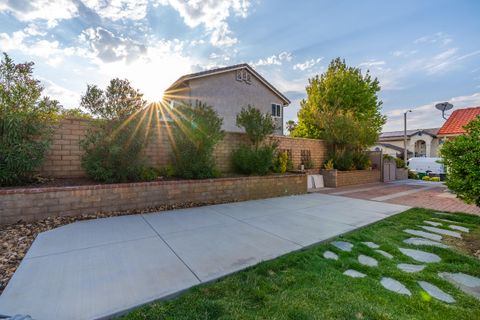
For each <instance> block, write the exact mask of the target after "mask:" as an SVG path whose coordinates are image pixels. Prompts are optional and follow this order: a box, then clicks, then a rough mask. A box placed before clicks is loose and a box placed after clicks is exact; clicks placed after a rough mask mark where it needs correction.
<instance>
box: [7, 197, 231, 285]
mask: <svg viewBox="0 0 480 320" xmlns="http://www.w3.org/2000/svg"><path fill="white" fill-rule="evenodd" d="M230 202H231V201H230ZM219 203H222V202H208V203H184V204H177V205H165V206H159V207H154V208H148V209H143V210H127V211H116V212H108V213H106V212H98V213H94V214H84V215H77V216H63V217H49V218H46V219H43V220H39V221H35V222H25V221H19V222H17V223H14V224H8V225H3V226H1V225H0V294H1V293H2V292H3V290H4V289H5V287H6V286H7V284H8V281H10V278H11V277H12V276H13V273H14V272H15V270H17V268H18V266H19V265H20V262H21V261H22V259H23V257H24V256H25V254H26V253H27V251H28V249H29V248H30V246H31V244H32V242H33V240H35V237H36V236H37V234H39V233H41V232H44V231H47V230H50V229H54V228H57V227H60V226H63V225H66V224H69V223H72V222H75V221H81V220H91V219H98V218H107V217H114V216H121V215H129V214H140V213H147V212H157V211H166V210H172V209H181V208H192V207H200V206H205V205H212V204H219Z"/></svg>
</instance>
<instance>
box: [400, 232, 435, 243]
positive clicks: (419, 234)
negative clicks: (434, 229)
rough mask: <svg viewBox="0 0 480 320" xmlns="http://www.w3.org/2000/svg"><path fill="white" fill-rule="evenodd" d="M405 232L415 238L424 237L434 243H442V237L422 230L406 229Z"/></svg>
mask: <svg viewBox="0 0 480 320" xmlns="http://www.w3.org/2000/svg"><path fill="white" fill-rule="evenodd" d="M403 232H406V233H408V234H411V235H413V236H417V237H422V238H426V239H430V240H434V241H442V236H441V235H438V234H434V233H430V232H425V231H420V230H412V229H405V230H403Z"/></svg>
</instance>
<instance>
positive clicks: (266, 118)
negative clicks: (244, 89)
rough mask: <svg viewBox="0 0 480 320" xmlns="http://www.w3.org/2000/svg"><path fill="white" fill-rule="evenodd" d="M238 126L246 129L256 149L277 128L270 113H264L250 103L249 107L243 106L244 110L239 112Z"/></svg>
mask: <svg viewBox="0 0 480 320" xmlns="http://www.w3.org/2000/svg"><path fill="white" fill-rule="evenodd" d="M237 126H238V127H243V128H244V129H245V133H246V134H247V136H248V138H249V139H250V141H251V142H252V144H253V146H254V147H255V149H257V148H258V147H259V145H260V143H261V142H262V141H263V140H265V138H266V137H267V136H269V135H271V134H273V132H274V131H275V129H276V128H277V126H276V124H275V122H274V120H273V119H272V117H271V116H270V115H269V114H262V112H261V111H260V110H258V109H256V108H254V107H252V106H250V105H249V106H247V108H242V111H240V113H239V114H237Z"/></svg>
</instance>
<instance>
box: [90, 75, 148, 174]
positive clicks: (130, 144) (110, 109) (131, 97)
mask: <svg viewBox="0 0 480 320" xmlns="http://www.w3.org/2000/svg"><path fill="white" fill-rule="evenodd" d="M80 105H81V107H83V108H85V109H87V110H88V111H90V113H91V114H92V115H93V116H95V117H96V119H95V122H94V125H93V127H92V128H91V129H90V130H89V132H88V133H87V136H86V137H85V139H83V140H82V141H81V146H82V147H83V149H84V151H85V154H84V156H83V158H82V166H83V168H84V169H85V171H86V172H87V175H88V176H89V177H90V178H92V179H94V180H97V181H102V182H126V181H138V180H142V179H147V180H150V179H151V178H152V177H153V175H152V174H151V172H147V169H146V168H145V165H144V157H143V154H142V151H143V148H144V146H145V144H146V142H147V139H148V134H147V133H148V130H147V126H148V123H147V122H148V119H151V117H152V113H153V109H152V108H148V109H144V107H145V105H146V102H145V100H143V98H142V94H141V93H140V92H139V91H138V90H135V89H133V88H132V87H131V85H130V83H129V81H128V80H121V79H113V80H111V81H110V84H109V86H108V87H107V88H106V89H105V91H103V90H101V89H99V88H98V87H97V86H92V85H88V86H87V91H86V93H85V94H84V95H83V96H82V99H81V104H80Z"/></svg>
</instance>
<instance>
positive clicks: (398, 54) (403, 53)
mask: <svg viewBox="0 0 480 320" xmlns="http://www.w3.org/2000/svg"><path fill="white" fill-rule="evenodd" d="M417 52H418V51H417V50H396V51H393V52H392V55H393V56H394V57H399V58H408V57H411V56H413V55H414V54H416V53H417Z"/></svg>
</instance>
